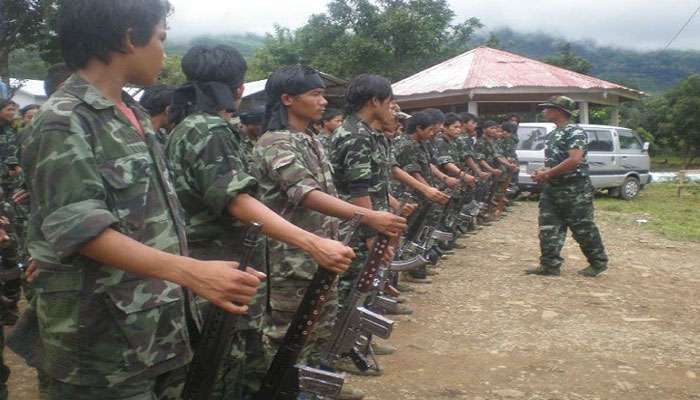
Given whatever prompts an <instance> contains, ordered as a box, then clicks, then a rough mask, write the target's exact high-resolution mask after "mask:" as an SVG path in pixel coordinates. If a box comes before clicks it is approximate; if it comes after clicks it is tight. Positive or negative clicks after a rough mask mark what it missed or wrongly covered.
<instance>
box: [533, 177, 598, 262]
mask: <svg viewBox="0 0 700 400" xmlns="http://www.w3.org/2000/svg"><path fill="white" fill-rule="evenodd" d="M594 192H595V191H594V189H593V185H592V184H591V181H590V178H578V179H574V180H570V181H569V182H567V183H566V184H559V185H552V184H547V185H545V187H544V189H543V191H542V195H541V196H540V217H539V237H540V250H541V257H540V265H542V266H544V267H548V268H559V267H560V266H561V265H562V262H563V259H562V258H561V255H560V254H561V250H562V248H563V247H564V242H565V240H566V230H567V228H568V229H571V233H572V234H573V236H574V239H575V240H576V241H577V242H578V244H579V246H580V247H581V251H583V254H584V255H585V256H586V258H587V259H588V263H589V264H590V265H591V266H593V267H594V268H602V267H604V266H607V263H608V257H607V255H606V254H605V247H604V246H603V240H602V239H601V237H600V232H599V231H598V227H596V225H595V221H594V208H593V197H594Z"/></svg>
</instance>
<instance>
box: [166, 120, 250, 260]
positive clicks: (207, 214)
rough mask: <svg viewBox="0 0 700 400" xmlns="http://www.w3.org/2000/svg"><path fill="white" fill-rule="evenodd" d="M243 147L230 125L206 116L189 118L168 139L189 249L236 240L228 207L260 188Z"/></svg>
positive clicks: (167, 148)
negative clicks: (250, 170)
mask: <svg viewBox="0 0 700 400" xmlns="http://www.w3.org/2000/svg"><path fill="white" fill-rule="evenodd" d="M241 147H242V146H241V143H240V141H239V138H238V136H237V135H236V133H234V132H233V131H232V130H231V127H230V125H229V124H227V123H226V121H224V120H223V119H221V117H219V116H215V115H209V114H205V113H196V114H192V115H189V116H188V117H187V118H185V119H184V120H183V121H182V122H181V123H180V124H178V126H177V127H175V129H174V130H173V131H172V133H171V134H170V138H169V139H168V144H167V146H166V155H167V159H168V163H169V165H170V168H171V169H172V172H173V176H174V177H175V190H176V192H177V196H178V198H179V199H180V202H181V203H182V207H183V208H184V209H185V212H186V215H187V236H188V238H189V242H190V245H191V246H192V245H196V246H221V244H220V243H221V241H233V242H234V243H235V242H237V241H238V240H237V239H236V238H235V235H236V234H238V233H239V232H238V231H236V232H232V228H233V224H232V222H233V221H232V220H231V218H230V217H228V205H229V204H230V203H231V201H232V200H233V199H234V198H235V197H236V196H238V195H239V194H241V193H249V194H254V193H255V189H256V185H257V184H256V181H255V178H253V177H252V176H250V175H249V174H248V172H247V171H248V161H247V157H246V158H243V157H244V150H243V149H242V148H241ZM227 239H228V240H227ZM216 241H219V243H215V242H216Z"/></svg>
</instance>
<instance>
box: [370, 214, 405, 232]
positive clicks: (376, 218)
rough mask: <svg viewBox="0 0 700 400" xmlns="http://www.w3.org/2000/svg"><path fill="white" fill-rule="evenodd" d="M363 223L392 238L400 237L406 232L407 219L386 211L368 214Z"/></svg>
mask: <svg viewBox="0 0 700 400" xmlns="http://www.w3.org/2000/svg"><path fill="white" fill-rule="evenodd" d="M362 223H363V224H365V225H368V226H369V227H371V228H372V229H374V230H376V231H377V232H379V233H383V234H385V235H387V236H391V237H394V236H398V235H400V234H401V233H402V232H403V231H405V230H406V218H403V217H400V216H398V215H394V214H392V213H390V212H385V211H373V212H368V213H367V215H365V217H364V218H363V220H362Z"/></svg>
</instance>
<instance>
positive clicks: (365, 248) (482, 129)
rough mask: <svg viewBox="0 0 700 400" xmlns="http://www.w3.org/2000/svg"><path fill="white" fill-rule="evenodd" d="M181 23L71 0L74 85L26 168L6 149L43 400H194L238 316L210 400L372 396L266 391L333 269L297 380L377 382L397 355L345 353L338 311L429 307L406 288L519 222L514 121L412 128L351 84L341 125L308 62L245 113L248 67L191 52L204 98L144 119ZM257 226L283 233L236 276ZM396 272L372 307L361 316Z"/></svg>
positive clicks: (36, 132)
mask: <svg viewBox="0 0 700 400" xmlns="http://www.w3.org/2000/svg"><path fill="white" fill-rule="evenodd" d="M169 10H170V8H169V5H168V4H167V3H166V2H162V1H160V0H123V1H115V0H98V1H94V0H93V1H88V0H75V1H71V2H64V3H63V4H62V5H61V8H60V10H59V18H58V22H57V24H58V25H57V33H58V37H59V42H60V44H61V46H62V50H63V54H64V58H65V60H66V64H67V67H68V68H69V69H70V70H71V71H74V73H72V75H71V76H70V77H69V78H68V79H67V80H66V81H65V82H63V83H62V85H61V87H60V89H58V90H57V91H56V92H55V93H53V95H52V96H51V97H50V99H49V100H48V102H47V103H46V104H45V105H44V106H43V107H42V108H41V110H40V111H39V112H38V114H36V116H34V119H33V121H31V123H29V125H28V126H27V127H26V128H25V129H24V130H23V131H22V133H21V134H19V139H18V142H20V143H21V146H16V147H17V148H21V151H18V152H17V154H19V155H21V156H18V159H17V160H13V159H11V153H13V152H14V151H15V150H13V147H12V146H11V145H7V146H4V147H5V151H6V152H5V153H4V154H3V157H4V158H3V162H4V164H3V165H4V166H5V169H6V171H5V173H4V174H5V175H7V176H10V175H13V176H14V175H19V176H21V177H22V179H21V181H22V183H21V184H18V185H17V186H16V187H13V188H11V193H14V196H15V198H14V203H19V204H21V203H23V202H24V201H26V198H27V197H28V198H29V202H30V205H31V207H30V208H31V212H30V215H29V217H28V221H27V222H26V235H24V234H23V235H22V236H23V238H22V242H23V243H24V245H23V246H22V247H23V251H26V253H27V254H28V256H30V257H31V264H30V266H29V268H28V270H27V273H26V275H27V280H28V281H29V283H28V284H27V288H28V289H31V290H28V291H27V294H28V295H27V298H28V306H27V308H26V310H25V311H24V313H23V314H22V316H21V318H20V320H19V322H18V323H17V325H16V327H15V329H14V330H13V332H12V334H11V337H10V338H9V340H8V345H9V347H11V348H12V349H13V350H14V351H15V352H17V353H18V354H19V355H20V356H22V357H23V358H24V359H25V360H26V361H27V363H28V364H29V365H31V366H32V367H35V368H36V369H37V371H38V375H39V386H40V390H41V393H42V396H43V397H44V398H48V399H52V400H53V399H68V398H70V399H94V398H103V399H105V400H111V399H130V400H141V399H144V400H145V399H149V400H152V399H180V398H188V396H189V395H188V394H187V393H188V392H187V390H186V389H185V392H184V394H183V387H185V385H186V384H190V383H191V382H188V381H187V379H188V373H190V372H191V371H188V363H189V362H190V360H191V359H192V356H193V348H195V347H196V343H198V341H204V340H206V337H200V336H201V335H199V334H198V333H199V332H201V331H202V328H203V326H204V325H205V324H206V321H204V320H203V318H204V315H205V314H207V310H208V309H210V308H211V307H218V308H220V309H222V310H225V311H227V312H228V313H231V314H236V315H240V318H238V319H237V321H236V327H235V329H233V330H231V332H229V336H230V342H231V344H230V349H228V350H227V351H226V354H224V355H223V361H222V362H221V365H220V366H219V365H217V366H216V368H214V369H213V371H214V373H215V374H217V377H216V379H215V381H216V384H215V385H214V386H213V387H212V388H211V389H212V392H213V393H211V394H210V397H207V398H219V399H252V398H257V399H263V398H279V399H282V398H296V397H297V396H299V398H310V399H313V398H325V397H324V396H328V397H333V398H342V399H358V398H362V394H361V393H359V392H358V391H357V390H352V389H351V388H349V387H348V386H347V385H342V384H341V385H340V386H342V391H341V392H340V393H335V394H329V393H327V392H323V391H321V393H312V392H309V393H307V392H304V391H303V390H301V392H302V393H296V391H298V390H299V389H298V386H297V388H296V391H295V393H293V395H291V396H293V397H288V396H290V394H289V392H288V391H289V389H288V388H283V390H281V389H279V387H277V389H275V390H279V391H278V392H275V395H274V396H272V397H261V395H260V393H261V385H262V389H263V390H264V389H265V385H266V384H267V385H272V386H275V385H276V382H275V378H279V379H282V377H281V376H278V377H275V376H270V375H269V374H268V375H267V376H266V374H267V371H268V367H269V365H270V363H271V362H273V363H274V360H273V358H274V356H275V354H278V351H277V350H278V348H279V347H280V346H284V345H285V340H286V339H285V337H286V334H287V331H288V329H289V326H290V323H292V321H293V320H294V319H295V314H296V313H297V310H298V308H299V305H300V303H302V302H303V299H304V297H305V296H306V295H307V291H308V288H309V285H310V284H312V282H313V281H314V278H315V277H317V275H318V274H319V271H324V272H325V273H330V274H338V275H339V278H338V280H335V279H333V281H332V282H333V284H332V285H333V286H334V285H337V290H336V289H335V287H331V288H330V289H328V288H327V289H328V290H327V291H326V292H325V293H326V295H324V298H323V301H322V302H319V303H318V304H317V305H318V308H317V309H316V310H315V313H316V314H317V315H315V316H314V317H313V318H309V321H308V324H309V326H311V328H312V329H309V332H308V333H309V334H308V335H306V336H307V337H304V340H303V341H304V343H303V350H302V351H300V353H301V354H299V356H300V357H299V359H298V360H292V361H294V362H292V363H291V364H290V367H292V368H294V366H295V364H296V362H297V361H298V362H299V363H300V364H303V365H308V366H310V367H313V368H316V369H317V370H316V371H317V372H318V373H320V374H321V375H320V376H324V375H323V371H326V372H327V371H330V373H331V374H332V373H333V372H334V371H340V370H342V371H349V372H356V373H365V374H366V373H371V372H367V371H374V373H375V374H376V373H378V371H379V370H380V369H379V368H378V365H376V362H375V361H374V360H372V357H371V356H373V355H375V354H387V353H390V352H391V351H393V349H391V348H390V347H388V346H386V345H381V344H379V343H376V341H373V340H372V335H370V334H369V333H367V334H363V335H360V337H358V338H357V339H358V341H357V343H355V342H353V346H354V345H355V344H357V346H358V347H363V350H364V351H363V353H364V354H351V353H347V352H344V353H341V354H331V353H332V352H331V351H329V348H330V347H332V345H333V341H334V340H337V337H338V335H339V332H338V326H337V325H336V321H338V320H339V319H340V316H339V315H340V314H342V313H344V312H345V313H347V312H350V311H352V312H354V308H355V306H362V307H364V306H366V307H368V308H369V309H371V310H373V311H374V312H377V313H387V314H390V313H410V312H411V310H410V308H409V307H408V306H407V305H405V304H401V303H402V302H404V301H405V299H403V298H402V297H401V296H400V291H401V290H411V288H412V286H410V285H407V283H414V284H429V283H430V282H431V281H430V277H429V276H430V275H435V274H437V273H439V272H438V271H439V268H438V266H437V265H438V262H439V260H440V258H441V257H442V256H443V255H444V254H445V253H446V252H450V251H452V249H454V248H456V247H462V246H463V245H464V244H463V243H458V242H457V238H458V237H459V236H460V235H464V234H468V233H469V232H474V231H475V230H476V229H477V225H478V224H486V225H487V224H489V223H490V221H493V220H495V219H498V218H499V217H500V216H501V214H502V213H503V212H504V211H505V209H506V207H507V204H508V200H507V196H506V193H507V188H508V186H509V184H511V183H512V181H513V179H512V178H513V176H517V172H518V163H517V160H516V158H515V143H516V141H517V136H516V135H515V134H514V133H515V132H516V129H517V125H516V124H514V123H512V122H508V123H505V124H503V125H500V124H496V123H494V122H490V121H487V122H483V123H479V121H478V119H477V118H476V117H475V116H473V115H469V114H464V115H458V114H447V115H445V114H443V113H442V112H441V111H439V110H435V109H428V110H424V111H420V112H417V113H415V114H414V115H412V116H408V115H406V114H403V113H401V112H400V110H398V107H397V106H396V104H395V102H394V99H393V94H392V89H391V84H390V82H389V81H388V80H387V79H386V78H383V77H381V76H377V75H361V76H358V77H356V78H354V79H352V80H351V81H350V83H349V85H348V88H347V92H346V96H345V102H346V105H347V110H346V112H338V111H335V110H330V109H328V102H327V100H326V99H325V98H324V88H325V85H324V82H323V79H322V78H321V76H320V75H319V74H318V73H317V72H316V71H315V70H313V69H312V68H309V67H305V66H301V65H292V66H287V67H283V68H280V69H278V70H277V71H275V72H274V73H272V75H271V76H270V77H269V79H268V81H267V85H266V88H265V91H266V95H267V103H266V107H265V109H264V111H262V110H259V111H258V110H250V112H248V113H245V114H242V115H240V118H239V117H237V114H238V110H239V106H240V101H241V97H242V95H243V92H244V84H243V82H244V81H245V73H246V62H245V60H244V59H243V57H242V56H241V55H240V54H239V52H238V51H236V50H235V49H234V48H232V47H229V46H215V47H210V46H195V47H193V48H192V49H190V51H188V53H187V54H186V55H185V56H184V57H183V59H182V70H183V72H184V74H185V76H186V77H187V79H188V83H187V84H185V85H183V86H180V87H177V88H166V87H162V86H159V87H151V88H149V89H146V91H145V93H144V95H143V97H142V99H141V102H142V104H143V105H144V106H145V108H144V107H141V106H140V105H139V104H137V103H136V101H134V100H133V99H132V98H131V97H130V96H129V95H128V94H126V93H125V92H124V91H123V89H124V87H125V86H127V85H128V84H132V85H139V86H144V87H150V86H152V85H153V84H154V83H155V81H156V80H157V77H158V75H159V73H160V71H161V69H162V66H163V59H164V52H163V42H164V41H165V37H166V25H165V17H166V16H167V15H168V12H169ZM107 19H108V20H109V24H107ZM97 33H99V34H97ZM8 104H9V103H8ZM2 108H3V110H4V109H5V108H11V104H10V105H9V106H8V105H7V104H4V106H3V107H2ZM146 110H148V112H150V115H149V113H147V112H146ZM3 112H4V111H3ZM8 115H9V112H8ZM2 118H4V117H3V116H2V114H0V123H1V125H0V126H2V129H3V135H2V137H3V138H4V140H6V141H7V142H8V143H9V142H11V140H9V138H11V137H12V136H14V134H11V133H10V131H9V128H8V126H9V124H7V123H4V122H3V121H4V120H2ZM7 119H8V118H5V120H7ZM341 120H342V122H341ZM10 144H11V143H10ZM18 164H21V167H19V166H18ZM25 189H26V191H25ZM27 192H28V193H29V196H27ZM6 193H7V192H6ZM407 193H410V194H412V196H407V195H406V194H407ZM350 222H354V223H350ZM251 223H256V224H260V225H261V226H262V228H261V229H262V232H263V233H264V235H265V239H264V240H261V241H260V242H261V243H260V244H259V245H258V246H256V247H255V249H256V251H255V254H254V257H253V259H252V262H251V265H252V268H247V269H246V270H239V269H237V268H236V267H237V266H238V263H236V262H235V261H234V260H240V259H241V256H242V254H243V252H244V248H243V246H242V244H243V243H244V242H245V240H244V236H245V232H246V226H248V225H249V224H251ZM358 223H359V227H358ZM16 225H17V224H16ZM426 235H427V236H426ZM346 238H347V239H346ZM342 239H346V241H345V242H344V243H343V242H340V240H342ZM380 242H381V243H385V244H386V245H381V246H380V245H379V244H378V243H380ZM377 259H379V260H381V262H380V263H379V264H381V268H378V270H377V271H374V273H375V275H372V277H373V278H376V279H373V282H372V284H373V285H374V287H373V293H372V294H371V295H369V296H367V295H365V296H362V297H361V298H360V303H361V304H355V303H356V302H357V299H356V296H355V295H356V294H357V293H356V288H357V286H358V282H360V281H362V278H361V277H364V276H367V275H366V274H367V273H368V264H370V263H369V261H370V260H375V261H376V260H377ZM392 266H395V268H392ZM260 271H263V272H260ZM400 271H401V272H402V273H401V276H400V277H399V272H400ZM331 276H332V277H335V275H331ZM377 296H380V297H383V298H388V299H389V303H390V304H393V307H386V306H384V307H381V306H378V305H377V304H378V303H375V302H374V301H375V300H377ZM3 300H4V299H3ZM351 300H352V301H351ZM10 303H11V302H10ZM378 318H379V317H378ZM345 327H346V328H347V326H345ZM340 334H343V332H340ZM360 341H364V342H363V343H364V345H362V344H361V343H360ZM364 356H370V357H369V359H367V358H365V357H364ZM286 361H289V360H286ZM6 375H7V374H5V376H4V378H5V379H4V381H6V378H7V376H6ZM0 378H2V377H0ZM296 380H297V382H296V383H297V385H298V384H299V382H298V381H299V380H303V377H301V378H300V377H297V379H296ZM186 382H187V383H186ZM302 386H303V385H302ZM340 386H337V389H340ZM256 396H257V397H256ZM189 398H197V397H189Z"/></svg>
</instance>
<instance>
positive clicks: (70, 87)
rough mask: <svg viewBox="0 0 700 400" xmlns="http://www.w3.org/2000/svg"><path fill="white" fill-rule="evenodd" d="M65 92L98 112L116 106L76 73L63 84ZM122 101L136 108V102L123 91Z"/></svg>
mask: <svg viewBox="0 0 700 400" xmlns="http://www.w3.org/2000/svg"><path fill="white" fill-rule="evenodd" d="M63 90H64V91H65V92H67V93H70V94H72V95H74V96H75V97H77V98H79V99H80V100H82V101H83V102H85V103H86V104H88V105H89V106H90V107H92V108H94V109H96V110H105V109H108V108H112V107H114V106H115V104H114V102H113V101H112V100H109V99H108V98H106V97H105V96H104V95H102V93H100V91H99V90H97V88H96V87H94V86H93V85H91V84H90V83H89V82H88V81H86V80H85V79H83V78H82V77H81V76H80V75H79V74H77V73H75V74H73V75H71V77H70V78H68V80H67V81H66V82H65V83H64V84H63ZM122 99H123V100H124V103H126V105H128V106H129V107H130V108H134V106H135V105H136V102H135V101H134V100H133V99H132V98H131V96H129V94H128V93H126V92H125V91H122Z"/></svg>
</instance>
